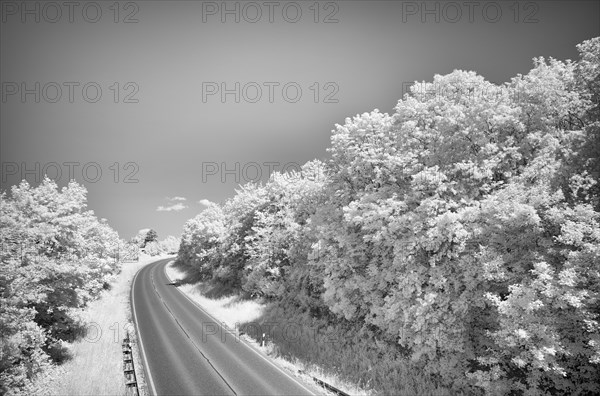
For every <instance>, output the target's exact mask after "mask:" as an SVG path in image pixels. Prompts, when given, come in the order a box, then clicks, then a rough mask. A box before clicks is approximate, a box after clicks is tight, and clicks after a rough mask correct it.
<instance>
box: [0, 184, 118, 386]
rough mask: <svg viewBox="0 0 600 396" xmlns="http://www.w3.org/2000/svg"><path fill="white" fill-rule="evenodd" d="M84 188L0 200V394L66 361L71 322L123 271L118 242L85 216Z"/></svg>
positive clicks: (22, 192) (16, 192)
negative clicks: (76, 311) (76, 312)
mask: <svg viewBox="0 0 600 396" xmlns="http://www.w3.org/2000/svg"><path fill="white" fill-rule="evenodd" d="M86 194H87V191H86V190H85V188H84V187H82V186H80V185H78V184H77V183H76V182H71V183H69V184H68V186H66V187H64V188H63V189H62V190H60V191H59V190H58V187H57V185H56V183H54V182H53V181H51V180H50V179H48V178H45V179H44V180H43V181H42V183H41V184H40V185H39V186H37V187H35V188H32V187H31V186H30V185H29V184H28V183H27V182H26V181H23V182H21V184H19V185H18V186H13V188H12V189H11V194H10V196H9V195H7V194H5V193H2V194H1V195H0V226H1V229H2V233H0V246H1V247H2V250H1V252H0V260H1V261H2V265H1V266H0V330H1V331H0V348H2V351H1V353H0V384H2V385H0V392H2V393H4V392H5V391H7V390H10V389H12V390H14V389H17V388H19V387H22V386H24V385H25V384H26V383H27V381H28V380H30V379H31V378H32V377H33V376H34V375H36V373H38V372H39V371H41V370H42V369H43V368H44V367H45V366H47V364H49V361H50V360H52V361H55V362H60V361H62V360H64V359H65V358H66V357H67V355H66V350H65V349H64V347H63V343H64V342H65V341H68V340H72V339H73V338H74V336H75V331H76V329H77V326H78V325H77V323H76V322H75V320H74V319H73V318H72V317H71V312H72V310H73V309H75V308H81V307H83V306H85V305H86V304H87V302H89V301H90V300H91V299H93V298H95V297H96V296H97V295H98V294H99V292H100V291H101V290H102V289H103V288H104V285H105V284H106V282H108V281H109V280H110V279H111V277H112V276H114V275H115V274H116V273H117V272H118V271H119V269H120V268H119V263H118V261H117V254H118V246H119V244H120V242H121V241H120V240H119V237H118V234H117V233H116V232H115V231H114V230H112V229H111V228H110V227H109V226H108V224H107V223H106V222H105V221H101V220H98V219H97V218H96V217H95V216H94V214H93V212H92V211H89V210H86V206H87V204H86Z"/></svg>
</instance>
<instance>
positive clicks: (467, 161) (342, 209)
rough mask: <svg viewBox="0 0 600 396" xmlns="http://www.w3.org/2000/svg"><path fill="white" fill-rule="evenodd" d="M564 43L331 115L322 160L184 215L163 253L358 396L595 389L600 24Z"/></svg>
mask: <svg viewBox="0 0 600 396" xmlns="http://www.w3.org/2000/svg"><path fill="white" fill-rule="evenodd" d="M577 49H578V51H579V59H578V60H576V61H564V62H563V61H559V60H556V59H552V58H551V59H544V58H542V57H540V58H535V59H534V64H533V69H532V70H531V71H530V72H529V73H527V74H526V75H518V76H516V77H514V78H512V79H511V80H510V81H509V82H507V83H505V84H502V85H497V84H493V83H491V82H488V81H486V80H485V79H484V78H483V77H481V76H479V75H477V74H476V73H475V72H465V71H459V70H456V71H454V72H452V73H450V74H448V75H445V76H441V75H436V76H434V78H433V81H432V82H428V83H425V82H422V83H415V84H414V85H413V86H412V88H411V91H410V93H408V94H406V95H405V96H404V97H403V98H401V99H400V100H399V101H398V103H397V105H396V107H395V109H394V111H395V112H394V113H393V114H391V115H388V114H385V113H380V112H379V111H377V110H374V111H372V112H370V113H364V114H362V115H357V116H355V117H353V118H347V119H346V122H345V124H344V125H336V128H335V130H334V131H333V133H332V137H331V146H330V147H329V148H328V151H329V153H330V154H331V159H330V160H328V161H327V162H322V161H318V160H314V161H310V162H308V163H306V164H305V165H303V166H302V169H301V171H300V172H292V173H287V174H279V173H275V174H274V175H272V177H271V178H270V179H269V181H268V182H267V183H266V184H252V183H249V184H246V185H244V186H241V188H240V189H239V190H238V191H236V194H235V196H234V197H233V198H231V199H229V200H227V201H226V202H225V203H224V204H217V203H212V204H210V205H209V206H208V207H207V208H206V209H205V210H204V211H203V212H201V213H200V214H199V215H198V216H197V217H195V218H193V219H191V220H189V221H188V222H187V223H186V225H185V227H184V230H183V235H182V240H181V245H180V249H179V253H178V260H177V263H178V266H179V267H180V268H185V267H186V266H187V267H188V268H189V269H190V270H192V273H193V274H194V276H195V277H196V280H200V281H202V282H208V283H205V284H208V285H217V286H218V287H219V288H222V289H223V290H226V291H228V293H229V292H235V293H237V294H239V295H241V296H243V297H244V298H255V299H258V301H260V302H261V304H262V305H263V308H262V310H261V314H260V317H259V318H257V319H255V320H254V323H255V324H257V325H258V326H260V328H261V329H262V328H264V327H265V326H267V325H268V324H269V323H273V326H271V327H270V331H269V333H270V334H271V339H272V342H273V344H274V345H276V347H277V351H278V353H279V354H281V355H283V356H293V357H294V358H298V359H301V360H303V361H305V362H306V363H307V364H314V365H316V366H320V367H323V368H324V369H325V370H326V371H327V372H328V373H332V374H334V375H336V376H339V378H342V379H343V380H348V381H353V382H354V383H355V384H357V385H358V386H360V387H362V388H366V389H367V390H369V391H372V392H375V393H381V394H395V395H402V394H405V395H409V394H410V395H415V394H422V395H425V394H427V395H431V394H434V395H435V394H447V393H454V394H460V393H463V392H464V393H466V394H476V395H483V394H485V395H505V394H516V395H542V394H579V395H588V394H590V395H591V394H598V393H600V383H599V382H598V380H597V379H598V378H600V324H599V322H598V320H599V319H600V318H599V315H600V300H599V297H600V271H599V264H600V183H599V180H600V55H599V54H600V38H594V39H591V40H588V41H585V42H584V43H582V44H580V45H578V46H577ZM211 287H215V286H211ZM290 323H297V324H298V325H299V326H298V327H297V328H298V329H301V330H300V333H301V334H300V335H298V336H297V337H295V338H296V339H300V340H301V342H295V343H294V342H290V338H292V337H290V335H289V329H288V327H287V326H289V324H290ZM258 328H259V327H257V326H251V325H248V327H247V333H248V334H252V331H253V330H252V329H255V330H256V329H258ZM256 332H257V331H255V333H256ZM260 332H262V331H260ZM256 336H259V335H258V334H256ZM260 336H261V335H260Z"/></svg>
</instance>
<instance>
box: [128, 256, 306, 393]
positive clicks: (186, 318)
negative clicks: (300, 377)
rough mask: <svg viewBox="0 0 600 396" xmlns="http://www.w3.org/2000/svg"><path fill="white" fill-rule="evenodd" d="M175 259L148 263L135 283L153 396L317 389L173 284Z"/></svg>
mask: <svg viewBox="0 0 600 396" xmlns="http://www.w3.org/2000/svg"><path fill="white" fill-rule="evenodd" d="M171 260H172V259H163V260H159V261H157V262H154V263H152V264H149V265H147V266H145V267H143V268H142V269H141V270H140V271H139V272H138V273H137V274H136V276H135V277H134V279H133V283H132V288H131V306H132V311H133V317H134V322H135V325H136V327H137V334H138V337H139V341H140V345H141V348H140V349H141V352H142V359H143V361H144V366H145V374H146V382H147V383H148V388H149V391H150V393H151V394H152V395H307V394H313V393H312V391H310V390H309V389H308V388H307V387H305V386H304V385H302V384H300V383H299V382H298V381H297V380H295V379H294V378H292V377H291V376H290V375H288V374H287V373H285V372H284V371H283V370H281V369H280V368H279V367H277V366H275V365H274V364H273V363H272V362H270V361H269V360H267V358H265V357H264V356H263V355H261V354H260V353H259V352H258V351H256V350H255V349H254V348H253V347H252V346H250V345H249V344H247V343H246V342H244V341H243V340H240V339H239V338H237V337H236V336H235V334H232V333H231V332H229V331H227V330H226V329H225V328H223V327H222V326H221V324H220V323H219V322H218V321H216V320H214V319H213V318H212V317H211V316H210V315H208V314H207V313H206V312H205V311H203V310H202V309H201V308H200V307H199V306H198V305H196V304H195V303H194V302H192V301H191V300H189V299H188V298H187V297H186V296H185V295H184V294H183V293H182V292H181V291H179V289H178V288H176V287H174V286H172V285H170V284H169V283H170V281H169V279H168V278H167V276H166V274H165V271H164V269H165V266H166V265H167V263H168V262H169V261H171Z"/></svg>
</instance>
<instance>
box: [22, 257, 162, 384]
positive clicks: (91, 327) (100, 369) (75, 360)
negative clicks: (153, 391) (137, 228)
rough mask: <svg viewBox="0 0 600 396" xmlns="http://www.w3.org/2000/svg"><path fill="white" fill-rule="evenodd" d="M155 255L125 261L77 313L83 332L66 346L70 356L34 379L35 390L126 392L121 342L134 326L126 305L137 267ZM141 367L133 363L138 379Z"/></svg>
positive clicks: (152, 259)
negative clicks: (96, 296)
mask: <svg viewBox="0 0 600 396" xmlns="http://www.w3.org/2000/svg"><path fill="white" fill-rule="evenodd" d="M156 259H157V257H153V258H150V257H147V256H145V257H144V256H142V257H140V261H138V262H135V263H124V264H123V267H122V271H121V273H120V274H119V275H118V276H117V279H116V280H115V282H114V283H113V284H112V285H111V286H112V287H111V288H110V290H107V291H104V292H103V293H102V295H101V297H100V298H99V299H98V300H95V301H93V302H92V303H90V304H89V306H88V307H87V308H86V309H85V310H83V311H82V312H80V313H79V315H78V316H79V317H80V318H81V319H82V320H83V321H84V322H85V323H86V331H85V333H84V334H85V336H84V337H83V338H81V339H79V340H76V341H75V342H73V343H72V344H71V345H70V346H69V349H70V351H71V354H72V359H70V360H68V361H67V362H65V363H63V364H62V365H60V366H56V367H54V368H53V369H51V370H49V371H48V372H47V373H45V374H43V375H42V376H40V377H39V378H38V379H37V380H36V382H35V383H34V389H33V390H34V391H35V393H36V394H43V395H125V382H124V375H123V357H122V356H123V355H122V350H121V343H122V341H123V338H124V337H125V331H126V330H130V331H132V330H133V325H132V323H131V321H130V318H131V314H130V306H129V292H130V288H131V281H132V279H133V277H134V275H135V273H136V272H137V271H138V270H139V269H140V268H142V267H143V266H145V265H147V264H148V263H150V262H151V261H154V260H156ZM131 334H132V338H134V337H133V332H131ZM140 369H141V365H139V364H138V365H136V373H139V374H138V383H140V380H143V376H142V375H140V374H141V371H142V370H140ZM141 385H143V382H142V384H141ZM142 387H143V386H142ZM142 391H143V389H142ZM140 394H143V392H141V393H140Z"/></svg>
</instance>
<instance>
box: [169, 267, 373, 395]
mask: <svg viewBox="0 0 600 396" xmlns="http://www.w3.org/2000/svg"><path fill="white" fill-rule="evenodd" d="M166 272H167V275H168V277H169V278H170V279H171V280H172V281H174V282H176V284H177V286H178V287H179V289H180V290H181V291H182V292H183V293H185V294H186V295H187V296H188V297H189V298H190V299H191V300H192V301H194V302H195V303H197V304H198V305H200V306H201V307H202V308H203V309H204V310H206V312H208V313H209V314H210V315H211V316H213V317H214V318H215V319H216V320H218V321H219V322H220V323H222V324H224V325H225V326H226V327H228V328H229V329H230V330H232V331H233V332H235V334H237V335H238V336H239V337H241V338H243V339H245V340H246V341H248V342H249V343H251V344H252V345H253V346H254V347H255V348H256V349H258V350H259V351H261V352H262V353H264V354H265V355H267V356H269V357H270V358H271V359H272V360H274V361H275V362H276V363H277V364H278V365H279V366H280V367H282V368H284V369H287V370H288V371H289V372H290V373H291V374H293V375H295V376H297V377H299V378H301V379H303V380H304V381H305V382H307V383H312V382H313V381H312V378H310V377H311V376H313V377H316V378H319V379H320V380H322V381H325V382H327V383H328V384H330V385H333V386H335V387H336V388H338V389H340V390H343V391H344V392H346V393H348V394H350V395H355V396H359V395H368V394H369V392H366V391H365V390H364V389H360V388H359V387H357V386H356V385H354V384H352V383H351V382H349V381H344V380H342V379H341V378H340V377H339V376H337V375H335V374H333V373H332V372H331V371H330V370H324V369H323V368H322V367H319V366H317V365H315V364H310V363H309V361H310V359H298V358H297V357H295V356H294V355H292V354H289V353H288V354H283V353H282V352H281V348H280V347H279V344H280V342H279V341H280V340H277V339H273V338H272V337H271V334H270V333H269V334H266V337H265V339H264V344H263V339H262V336H261V335H260V334H258V333H259V332H258V329H259V325H258V323H259V321H260V320H261V318H263V315H264V312H265V310H266V309H267V307H268V303H267V302H265V301H262V300H259V299H250V298H248V297H247V296H244V295H243V294H240V293H238V292H236V291H234V290H231V289H228V288H224V287H222V286H223V285H218V284H215V283H213V282H210V281H207V282H204V281H200V280H198V277H197V274H196V273H195V271H194V269H193V268H191V267H188V266H185V265H183V266H182V265H181V264H178V263H176V262H175V261H173V262H171V263H169V265H168V266H167V268H166ZM276 320H284V318H283V317H281V318H275V319H273V320H271V321H270V323H273V322H275V321H276ZM265 331H267V332H268V330H267V328H265ZM306 342H307V340H305V339H294V340H293V343H294V344H297V345H298V346H300V347H302V346H304V345H308V344H306ZM309 342H310V341H309ZM334 347H335V346H334ZM323 393H325V394H327V392H326V391H323Z"/></svg>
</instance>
